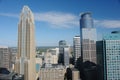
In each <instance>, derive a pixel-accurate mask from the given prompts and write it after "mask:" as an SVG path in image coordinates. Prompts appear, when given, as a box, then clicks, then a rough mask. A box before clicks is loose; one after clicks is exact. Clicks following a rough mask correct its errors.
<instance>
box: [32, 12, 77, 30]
mask: <svg viewBox="0 0 120 80" xmlns="http://www.w3.org/2000/svg"><path fill="white" fill-rule="evenodd" d="M34 15H35V20H36V21H42V22H47V23H48V24H50V25H51V26H53V27H56V28H61V27H62V28H70V27H74V26H79V20H78V17H77V16H75V15H73V14H69V13H60V12H45V13H35V14H34Z"/></svg>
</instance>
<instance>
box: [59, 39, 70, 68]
mask: <svg viewBox="0 0 120 80" xmlns="http://www.w3.org/2000/svg"><path fill="white" fill-rule="evenodd" d="M69 54H70V51H69V46H68V45H67V43H66V41H65V40H61V41H59V63H62V64H63V65H65V66H68V65H69Z"/></svg>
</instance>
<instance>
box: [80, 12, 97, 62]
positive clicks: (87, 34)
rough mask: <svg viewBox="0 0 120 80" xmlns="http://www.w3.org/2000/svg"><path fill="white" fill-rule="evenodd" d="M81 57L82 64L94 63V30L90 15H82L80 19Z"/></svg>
mask: <svg viewBox="0 0 120 80" xmlns="http://www.w3.org/2000/svg"><path fill="white" fill-rule="evenodd" d="M80 32H81V34H80V36H81V53H82V54H81V55H82V59H83V62H85V61H91V62H94V63H96V28H94V27H93V19H92V17H91V13H84V14H82V15H81V19H80Z"/></svg>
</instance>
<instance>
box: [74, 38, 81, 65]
mask: <svg viewBox="0 0 120 80" xmlns="http://www.w3.org/2000/svg"><path fill="white" fill-rule="evenodd" d="M73 48H74V57H75V63H76V61H77V59H78V58H79V57H81V48H80V36H75V37H74V38H73Z"/></svg>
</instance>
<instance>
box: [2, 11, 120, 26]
mask: <svg viewBox="0 0 120 80" xmlns="http://www.w3.org/2000/svg"><path fill="white" fill-rule="evenodd" d="M0 16H7V17H14V18H19V16H20V15H19V14H14V13H0ZM34 17H35V21H38V22H45V23H47V24H48V25H49V26H50V27H54V28H72V27H76V26H78V27H79V18H80V17H79V16H77V15H74V14H70V13H62V12H42V13H38V12H37V13H34ZM94 23H95V26H96V27H105V28H120V20H107V19H104V20H97V19H95V20H94Z"/></svg>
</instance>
